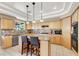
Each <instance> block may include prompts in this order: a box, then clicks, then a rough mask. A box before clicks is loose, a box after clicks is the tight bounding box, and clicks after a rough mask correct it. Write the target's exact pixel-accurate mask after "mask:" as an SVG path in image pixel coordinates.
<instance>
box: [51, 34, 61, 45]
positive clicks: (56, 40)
mask: <svg viewBox="0 0 79 59" xmlns="http://www.w3.org/2000/svg"><path fill="white" fill-rule="evenodd" d="M50 43H51V44H61V45H62V35H53V36H51V37H50Z"/></svg>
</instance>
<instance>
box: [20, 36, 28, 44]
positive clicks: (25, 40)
mask: <svg viewBox="0 0 79 59" xmlns="http://www.w3.org/2000/svg"><path fill="white" fill-rule="evenodd" d="M21 39H22V43H24V44H27V43H28V38H27V36H21Z"/></svg>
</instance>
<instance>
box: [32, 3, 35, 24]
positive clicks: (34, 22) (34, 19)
mask: <svg viewBox="0 0 79 59" xmlns="http://www.w3.org/2000/svg"><path fill="white" fill-rule="evenodd" d="M32 5H33V21H32V23H36V21H35V2H33V3H32Z"/></svg>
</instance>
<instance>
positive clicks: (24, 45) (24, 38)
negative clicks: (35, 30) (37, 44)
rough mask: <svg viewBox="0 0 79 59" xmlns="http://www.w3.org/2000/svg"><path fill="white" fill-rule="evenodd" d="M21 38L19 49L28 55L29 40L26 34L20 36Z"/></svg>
mask: <svg viewBox="0 0 79 59" xmlns="http://www.w3.org/2000/svg"><path fill="white" fill-rule="evenodd" d="M21 38H22V51H21V54H23V53H24V52H26V55H28V52H29V45H30V42H29V40H28V38H27V36H21Z"/></svg>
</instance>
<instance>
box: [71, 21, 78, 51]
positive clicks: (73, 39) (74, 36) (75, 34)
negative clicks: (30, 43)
mask: <svg viewBox="0 0 79 59" xmlns="http://www.w3.org/2000/svg"><path fill="white" fill-rule="evenodd" d="M71 45H72V48H73V49H74V50H75V51H76V52H78V22H74V23H72V35H71Z"/></svg>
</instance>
